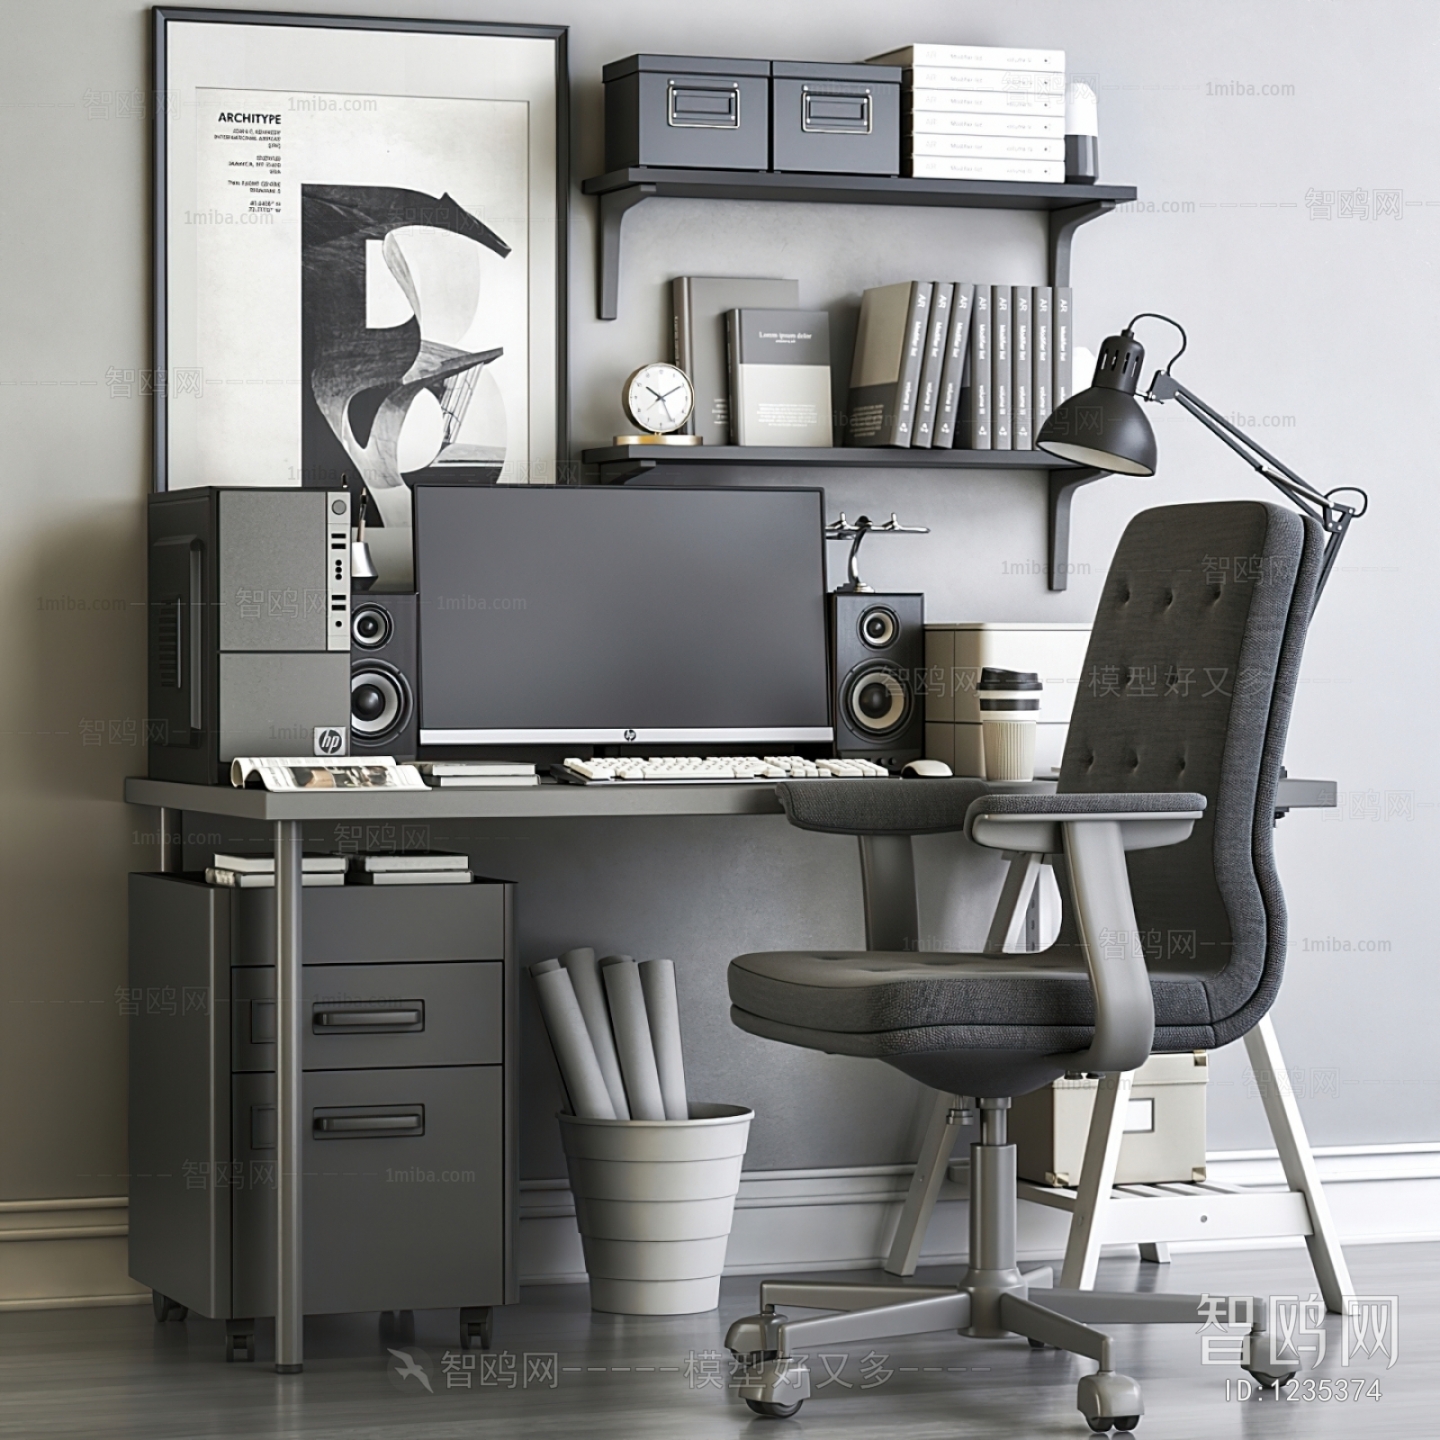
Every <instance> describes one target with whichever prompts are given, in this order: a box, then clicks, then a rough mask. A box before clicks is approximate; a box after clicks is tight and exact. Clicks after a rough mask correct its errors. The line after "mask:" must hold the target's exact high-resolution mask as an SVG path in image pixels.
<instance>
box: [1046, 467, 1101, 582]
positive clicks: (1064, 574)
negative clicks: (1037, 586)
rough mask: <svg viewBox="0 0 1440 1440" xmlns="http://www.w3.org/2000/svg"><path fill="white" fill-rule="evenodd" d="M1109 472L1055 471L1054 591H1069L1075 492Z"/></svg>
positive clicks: (1051, 475)
mask: <svg viewBox="0 0 1440 1440" xmlns="http://www.w3.org/2000/svg"><path fill="white" fill-rule="evenodd" d="M1109 473H1110V472H1109V471H1108V470H1093V469H1086V470H1051V471H1050V472H1049V480H1050V588H1051V590H1065V589H1068V588H1069V584H1070V502H1071V500H1072V499H1074V497H1075V492H1076V491H1077V490H1078V489H1079V488H1080V487H1081V486H1082V485H1088V484H1089V483H1090V482H1091V481H1092V480H1098V479H1100V477H1101V476H1102V475H1108V474H1109Z"/></svg>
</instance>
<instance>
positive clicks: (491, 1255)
mask: <svg viewBox="0 0 1440 1440" xmlns="http://www.w3.org/2000/svg"><path fill="white" fill-rule="evenodd" d="M512 891H513V887H511V886H510V885H508V884H505V883H504V882H500V881H494V882H489V881H485V882H477V883H475V884H473V885H467V886H461V885H456V886H396V887H371V886H358V885H357V886H344V887H336V888H334V889H309V890H306V891H305V892H304V894H303V901H302V905H303V927H304V928H303V957H302V958H303V961H304V964H303V967H302V977H301V984H302V994H303V1005H304V1022H303V1037H304V1038H303V1044H302V1052H301V1063H302V1068H303V1070H304V1087H303V1094H302V1106H303V1113H304V1115H305V1116H306V1117H307V1124H306V1128H305V1131H304V1136H303V1142H302V1148H303V1159H302V1164H303V1167H304V1173H303V1179H302V1191H303V1211H304V1242H305V1272H304V1306H305V1310H306V1312H307V1313H310V1314H324V1313H334V1312H340V1311H353V1310H361V1311H364V1310H415V1309H433V1308H443V1307H447V1306H454V1307H457V1308H461V1309H462V1310H464V1311H466V1312H467V1314H468V1315H469V1316H470V1318H471V1320H472V1321H473V1319H474V1315H475V1313H476V1312H483V1310H484V1309H485V1307H490V1306H494V1305H500V1304H506V1303H509V1302H513V1301H514V1300H515V1299H516V1298H518V1280H517V1275H516V1271H515V1261H514V1248H515V1247H514V1233H515V1231H514V1227H515V1209H516V1205H515V1194H516V1150H517V1146H516V1133H515V1108H516V1107H515V1078H516V1065H515V1046H516V1033H517V1032H516V1018H515V1007H516V998H515V997H516V966H515V959H514V950H513V934H514V926H513V919H512V906H513V894H512ZM274 921H275V896H274V891H273V890H226V889H221V888H217V887H213V886H208V885H205V884H203V883H200V882H199V881H198V879H196V878H195V877H187V876H180V875H132V876H131V877H130V982H129V996H128V998H129V1002H130V1006H131V1009H132V1013H131V1019H130V1170H131V1176H132V1178H131V1190H130V1274H131V1275H132V1276H133V1277H134V1278H135V1279H136V1280H138V1281H139V1282H140V1283H142V1284H144V1285H148V1286H150V1287H151V1288H152V1289H154V1290H156V1291H159V1292H160V1293H162V1294H163V1295H166V1296H168V1297H170V1298H171V1299H172V1300H174V1301H176V1302H178V1303H179V1304H181V1305H184V1306H187V1307H189V1308H190V1309H192V1310H195V1311H196V1312H197V1313H199V1314H201V1315H205V1316H208V1317H212V1318H223V1319H225V1320H227V1321H230V1322H231V1323H232V1326H234V1327H238V1328H241V1329H243V1327H244V1326H245V1325H250V1326H251V1330H252V1331H253V1324H251V1322H253V1319H254V1317H256V1316H263V1315H269V1314H273V1313H274V1272H275V1196H276V1190H275V1077H274V1066H275V999H274V997H275V968H274V960H275V954H274ZM251 1353H253V1350H252V1352H251Z"/></svg>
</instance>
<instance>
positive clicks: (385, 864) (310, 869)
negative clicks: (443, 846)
mask: <svg viewBox="0 0 1440 1440" xmlns="http://www.w3.org/2000/svg"><path fill="white" fill-rule="evenodd" d="M352 860H353V861H354V864H353V865H352V864H351V862H352ZM472 879H473V876H472V875H471V872H470V858H469V856H467V855H454V854H450V853H447V852H441V851H423V852H422V851H412V852H409V853H404V854H396V855H354V856H351V855H306V856H305V857H304V858H303V859H302V861H301V870H300V883H301V885H302V886H304V887H305V888H306V889H314V888H317V887H319V888H322V889H323V888H326V887H329V886H336V885H468V884H470V882H471V880H472ZM205 883H206V884H207V885H220V886H224V887H225V888H226V889H231V890H273V889H274V888H275V857H274V856H273V855H239V854H236V855H228V854H221V853H219V852H217V853H216V854H215V855H214V856H212V858H211V864H209V865H207V866H206V867H205Z"/></svg>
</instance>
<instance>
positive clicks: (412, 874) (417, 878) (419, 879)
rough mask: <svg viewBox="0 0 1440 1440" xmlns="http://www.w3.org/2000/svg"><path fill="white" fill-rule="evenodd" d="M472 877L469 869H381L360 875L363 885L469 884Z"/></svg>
mask: <svg viewBox="0 0 1440 1440" xmlns="http://www.w3.org/2000/svg"><path fill="white" fill-rule="evenodd" d="M471 878H472V877H471V874H470V872H469V871H468V870H381V871H378V872H377V873H376V874H373V875H371V874H366V873H364V872H362V873H361V875H360V877H359V879H360V883H361V884H362V885H468V884H469V883H470V881H471Z"/></svg>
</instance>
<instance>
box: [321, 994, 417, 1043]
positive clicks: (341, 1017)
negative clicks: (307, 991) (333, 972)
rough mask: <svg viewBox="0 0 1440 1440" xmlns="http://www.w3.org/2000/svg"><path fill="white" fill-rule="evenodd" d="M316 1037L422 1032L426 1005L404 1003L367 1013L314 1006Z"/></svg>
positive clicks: (360, 1007)
mask: <svg viewBox="0 0 1440 1440" xmlns="http://www.w3.org/2000/svg"><path fill="white" fill-rule="evenodd" d="M312 1028H313V1030H314V1031H315V1033H316V1034H317V1035H318V1034H321V1033H322V1032H324V1031H330V1032H331V1033H332V1034H333V1033H334V1032H336V1031H345V1030H423V1029H424V1028H425V1002H424V1001H423V1000H406V1001H401V1002H400V1003H399V1004H396V1003H395V1002H394V1001H390V1002H388V1004H384V1006H383V1008H379V1007H377V1008H370V1009H367V1008H366V1007H364V1006H363V1005H354V1004H348V1005H316V1006H315V1012H314V1024H313V1026H312Z"/></svg>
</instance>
